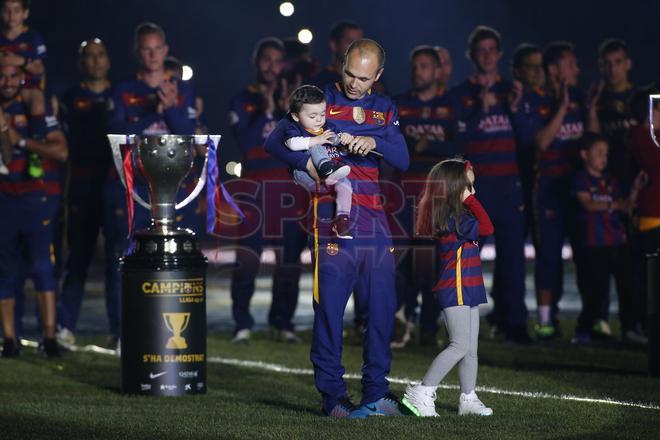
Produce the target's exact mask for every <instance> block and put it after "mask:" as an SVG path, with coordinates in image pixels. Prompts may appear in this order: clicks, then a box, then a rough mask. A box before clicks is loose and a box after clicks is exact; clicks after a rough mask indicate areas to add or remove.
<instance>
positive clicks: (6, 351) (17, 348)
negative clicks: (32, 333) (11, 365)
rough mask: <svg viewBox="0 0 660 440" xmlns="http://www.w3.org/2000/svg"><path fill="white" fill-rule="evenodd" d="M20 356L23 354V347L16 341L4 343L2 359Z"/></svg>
mask: <svg viewBox="0 0 660 440" xmlns="http://www.w3.org/2000/svg"><path fill="white" fill-rule="evenodd" d="M19 354H21V345H20V344H19V343H18V342H17V341H16V340H15V339H5V341H4V342H3V343H2V357H6V358H11V357H17V356H18V355H19Z"/></svg>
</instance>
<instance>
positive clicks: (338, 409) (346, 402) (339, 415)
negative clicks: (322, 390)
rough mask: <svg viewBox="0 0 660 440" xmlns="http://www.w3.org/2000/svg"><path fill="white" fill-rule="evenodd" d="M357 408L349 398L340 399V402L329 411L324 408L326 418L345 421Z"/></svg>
mask: <svg viewBox="0 0 660 440" xmlns="http://www.w3.org/2000/svg"><path fill="white" fill-rule="evenodd" d="M356 409H357V407H356V406H355V405H353V402H351V399H349V398H348V397H342V398H340V399H339V402H337V404H336V405H335V406H334V407H332V409H330V410H329V411H328V410H326V409H325V408H323V410H322V412H323V415H324V416H326V417H332V418H333V419H343V418H346V417H348V416H349V414H351V413H352V412H353V411H355V410H356Z"/></svg>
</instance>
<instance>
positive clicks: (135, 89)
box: [108, 73, 197, 134]
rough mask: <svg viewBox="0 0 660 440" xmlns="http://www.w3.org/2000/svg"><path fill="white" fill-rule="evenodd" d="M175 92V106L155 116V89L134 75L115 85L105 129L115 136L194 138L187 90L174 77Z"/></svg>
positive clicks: (194, 116) (193, 116)
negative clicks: (179, 135) (159, 135)
mask: <svg viewBox="0 0 660 440" xmlns="http://www.w3.org/2000/svg"><path fill="white" fill-rule="evenodd" d="M166 80H170V81H175V82H176V84H177V89H178V92H179V96H178V103H177V105H175V106H172V107H169V108H167V109H165V110H164V111H163V112H162V113H158V111H157V107H158V102H159V99H158V87H151V86H149V85H148V84H147V83H146V82H144V80H143V79H142V76H141V75H140V74H139V73H138V74H137V75H136V76H135V77H133V78H130V79H128V80H126V81H122V82H120V83H118V84H117V85H115V87H114V89H113V91H112V100H111V104H110V109H111V111H112V113H111V116H110V121H109V122H108V128H109V130H110V132H111V133H117V134H170V133H171V134H195V124H196V120H197V110H196V109H195V96H194V94H193V92H192V89H191V88H190V86H189V85H188V84H187V83H185V82H183V81H179V80H178V79H177V78H176V77H171V76H169V75H166Z"/></svg>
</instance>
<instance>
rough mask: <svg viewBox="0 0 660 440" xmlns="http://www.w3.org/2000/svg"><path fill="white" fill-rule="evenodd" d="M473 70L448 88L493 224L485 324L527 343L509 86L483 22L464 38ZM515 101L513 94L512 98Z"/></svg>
mask: <svg viewBox="0 0 660 440" xmlns="http://www.w3.org/2000/svg"><path fill="white" fill-rule="evenodd" d="M467 56H468V57H469V59H470V60H471V61H472V63H473V64H474V68H475V71H476V72H475V73H474V74H473V75H471V76H470V77H469V78H468V79H467V80H466V81H465V82H463V83H462V84H460V85H458V86H456V87H455V88H454V89H452V91H451V94H452V102H453V109H454V111H455V112H456V113H455V118H456V121H457V126H458V135H457V138H458V139H459V141H460V142H461V146H462V148H463V151H464V152H465V157H466V158H467V159H469V160H470V162H471V163H472V164H473V166H474V169H475V174H476V176H477V180H476V181H475V186H476V190H477V192H479V194H480V199H481V201H482V203H483V205H484V207H485V208H486V210H487V211H488V213H489V215H490V217H491V219H492V221H493V224H494V225H495V252H496V259H495V268H494V271H493V272H494V274H493V287H492V291H491V296H492V298H493V301H494V308H493V312H492V314H491V315H490V317H489V320H490V322H491V324H493V325H494V326H495V328H496V329H497V331H499V332H501V333H502V334H503V335H504V337H505V338H506V339H508V340H510V341H513V342H520V343H525V342H529V336H528V335H527V307H526V306H525V255H524V230H525V219H524V213H523V209H524V205H523V192H522V186H521V182H520V177H519V171H518V162H517V158H516V138H515V133H514V131H513V127H512V124H511V115H512V113H515V112H516V110H517V109H516V108H514V107H515V106H516V105H517V104H515V103H513V102H512V103H510V102H509V100H510V95H511V93H512V85H511V83H510V82H509V81H505V80H504V79H502V78H501V77H500V75H499V73H498V67H497V65H498V63H499V60H500V59H501V58H502V49H501V38H500V35H499V33H498V32H497V31H496V30H494V29H492V28H489V27H486V26H478V27H477V28H475V29H474V30H473V31H472V33H471V34H470V36H469V38H468V51H467ZM517 99H519V97H518V98H517Z"/></svg>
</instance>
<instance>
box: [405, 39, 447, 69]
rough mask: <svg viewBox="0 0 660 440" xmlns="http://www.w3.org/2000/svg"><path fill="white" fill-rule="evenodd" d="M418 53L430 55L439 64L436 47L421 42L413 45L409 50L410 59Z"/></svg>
mask: <svg viewBox="0 0 660 440" xmlns="http://www.w3.org/2000/svg"><path fill="white" fill-rule="evenodd" d="M419 55H426V56H428V57H431V59H432V60H433V62H435V64H436V65H438V66H439V65H440V55H439V54H438V49H437V48H435V47H433V46H431V45H428V44H422V45H419V46H417V47H415V48H414V49H413V50H411V51H410V61H411V62H412V60H414V59H415V57H417V56H419Z"/></svg>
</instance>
